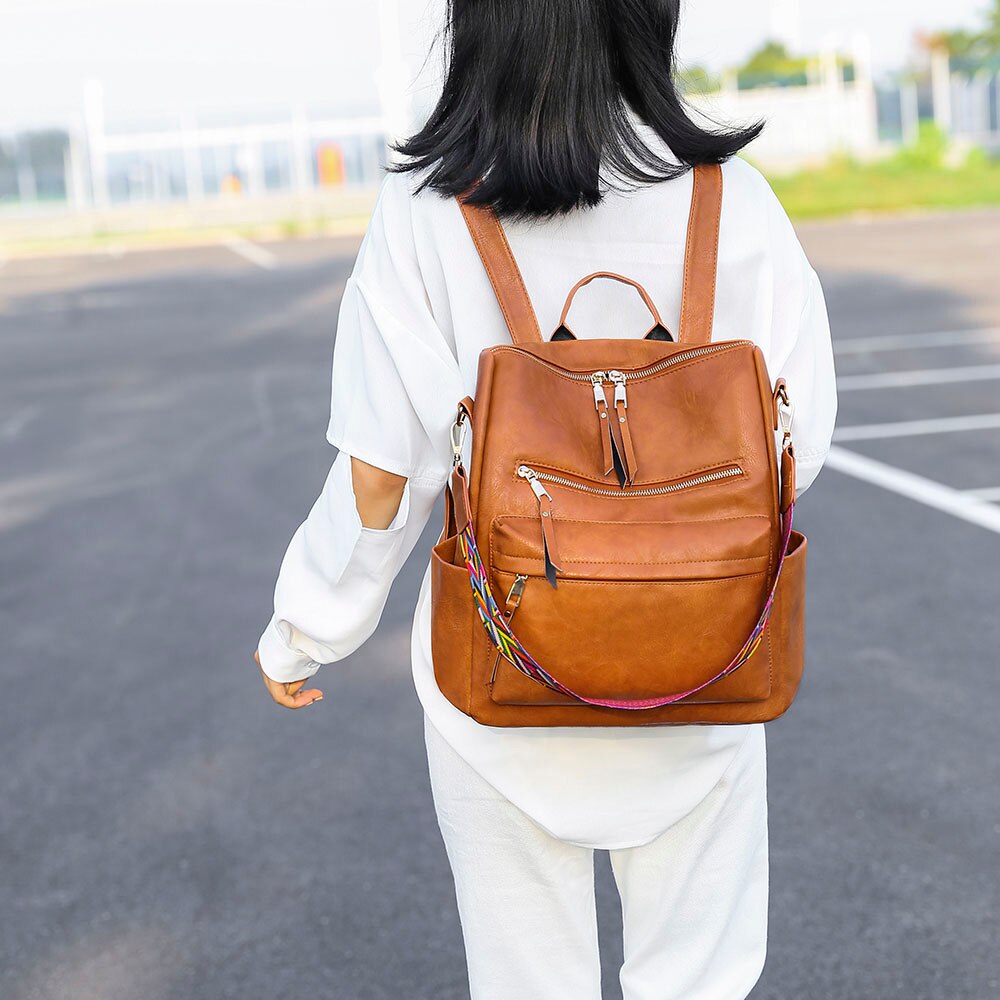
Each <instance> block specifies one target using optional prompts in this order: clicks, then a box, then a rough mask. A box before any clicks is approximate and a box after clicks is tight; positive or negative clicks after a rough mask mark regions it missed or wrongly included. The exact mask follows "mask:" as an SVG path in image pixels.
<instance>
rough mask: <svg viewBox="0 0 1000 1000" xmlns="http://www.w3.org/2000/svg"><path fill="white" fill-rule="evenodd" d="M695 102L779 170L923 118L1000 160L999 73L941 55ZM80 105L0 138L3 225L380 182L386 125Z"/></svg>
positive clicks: (875, 145) (902, 138)
mask: <svg viewBox="0 0 1000 1000" xmlns="http://www.w3.org/2000/svg"><path fill="white" fill-rule="evenodd" d="M690 100H691V102H692V103H693V104H694V105H695V107H697V108H700V109H701V110H702V111H704V112H705V113H706V114H708V115H709V116H710V117H711V118H713V119H714V120H718V121H722V122H726V121H729V122H746V121H753V120H756V119H764V120H765V121H766V122H767V128H766V129H765V130H764V132H763V134H762V135H761V137H760V138H759V139H757V140H756V141H755V142H754V144H753V145H752V146H751V147H750V149H749V150H748V152H749V155H750V156H751V158H752V159H754V160H755V161H757V162H759V163H760V164H761V165H762V166H763V167H765V168H766V169H771V170H775V171H782V170H788V169H793V168H796V167H801V166H808V165H812V164H819V163H822V162H824V161H825V160H827V159H828V158H829V157H830V156H831V155H835V154H848V155H852V156H856V157H858V158H859V159H874V158H877V157H878V156H880V155H883V154H884V153H886V152H887V151H890V150H891V149H893V148H895V147H898V146H900V145H906V144H909V143H911V142H912V141H914V139H915V138H916V136H917V132H918V127H919V123H920V121H922V120H933V121H934V122H935V123H937V124H938V125H939V126H940V127H941V129H942V130H943V131H944V132H945V133H947V134H949V135H951V136H952V137H954V138H956V139H960V140H962V141H963V142H965V143H967V144H975V145H978V146H981V147H983V148H984V149H986V150H988V151H990V152H994V153H996V152H1000V66H997V65H979V66H965V65H962V64H961V63H958V62H957V61H954V60H949V59H948V57H947V56H946V55H941V54H937V55H935V56H932V58H931V62H930V68H929V72H927V73H925V74H923V76H921V77H917V78H913V79H902V80H899V81H889V82H886V83H881V84H877V83H876V82H874V81H873V80H872V78H871V76H870V74H869V73H868V72H867V71H866V70H865V69H864V67H863V65H861V71H860V72H857V73H853V74H852V76H851V77H850V78H846V77H845V75H844V74H843V73H842V72H841V71H840V70H839V69H838V66H837V63H836V61H835V59H833V58H832V57H831V59H830V60H829V61H828V63H827V64H826V68H825V70H824V71H823V72H822V73H821V74H820V75H819V77H818V78H817V79H813V80H810V81H807V82H806V83H805V84H803V85H799V86H782V87H757V88H753V89H739V88H738V87H737V86H736V85H735V84H733V83H732V80H731V79H730V83H729V85H724V86H723V87H722V89H721V90H720V91H718V92H716V93H713V94H706V95H696V96H692V97H691V98H690ZM85 108H86V110H85V114H84V116H83V119H82V121H81V123H80V124H79V126H77V127H75V128H70V129H66V130H58V129H48V130H44V131H30V132H29V131H24V132H20V133H17V134H11V135H7V136H4V135H2V134H0V207H4V206H5V207H6V208H7V212H6V213H5V214H6V215H7V217H8V218H10V216H11V212H12V211H13V213H14V214H15V215H19V216H22V217H23V216H24V215H25V213H28V214H31V213H34V212H36V211H37V210H39V209H42V210H43V211H44V210H46V209H48V211H47V213H46V214H50V215H51V214H52V213H53V212H62V213H63V214H66V213H67V209H69V210H70V211H71V212H75V213H76V214H80V213H84V212H86V211H102V210H111V209H119V208H120V209H124V208H127V207H128V206H150V207H154V206H165V207H166V206H170V205H193V204H205V203H207V202H228V203H230V204H234V203H239V202H241V201H242V202H245V203H247V204H249V203H251V202H260V201H261V200H262V199H264V200H266V199H267V198H268V197H269V196H272V195H274V196H282V195H283V196H301V195H316V194H320V195H321V194H323V193H324V192H336V191H338V190H347V191H348V192H350V190H351V189H359V188H370V187H372V186H374V185H376V184H377V183H378V182H379V180H380V178H381V175H382V168H383V167H384V165H385V162H386V158H387V153H386V150H387V142H388V139H389V136H390V135H391V134H392V131H393V130H392V129H390V128H389V127H388V125H387V121H386V118H385V117H384V116H381V117H379V116H372V117H359V118H327V117H315V118H311V117H309V116H308V115H307V114H306V113H305V112H303V111H299V112H293V113H291V114H289V115H288V117H287V118H285V119H284V120H272V121H264V122H255V123H249V124H222V125H213V126H205V125H203V124H199V123H198V122H196V121H186V120H178V121H176V122H174V123H173V124H171V125H170V126H167V127H161V128H155V129H143V130H132V131H122V130H118V131H109V130H106V129H105V126H104V116H103V104H102V101H101V99H100V95H99V93H98V94H96V95H95V94H93V93H91V94H88V95H87V100H86V102H85ZM404 127H405V126H404ZM397 130H398V129H397ZM234 196H242V197H241V198H236V197H234ZM272 200H274V199H272Z"/></svg>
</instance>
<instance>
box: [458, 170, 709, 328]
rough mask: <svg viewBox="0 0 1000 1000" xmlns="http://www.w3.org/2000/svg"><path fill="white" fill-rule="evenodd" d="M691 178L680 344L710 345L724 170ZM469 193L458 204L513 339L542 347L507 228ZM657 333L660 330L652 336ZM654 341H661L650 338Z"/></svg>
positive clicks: (698, 173)
mask: <svg viewBox="0 0 1000 1000" xmlns="http://www.w3.org/2000/svg"><path fill="white" fill-rule="evenodd" d="M691 173H692V186H691V209H690V213H689V215H688V228H687V242H686V244H685V249H684V285H683V292H682V295H681V322H680V328H679V330H678V338H677V339H678V341H679V342H680V343H682V344H692V345H697V344H707V343H709V342H710V341H711V339H712V322H713V319H714V316H715V280H716V268H717V264H718V257H719V226H720V222H721V218H722V167H721V166H720V165H719V164H717V163H701V164H699V165H698V166H696V167H694V168H693V169H692V171H691ZM470 193H471V191H470V192H467V193H466V195H463V196H461V197H459V198H458V199H457V200H458V204H459V207H460V209H461V211H462V216H463V218H464V219H465V224H466V225H467V226H468V229H469V233H470V234H471V236H472V241H473V243H474V244H475V247H476V251H477V252H478V254H479V256H480V259H481V260H482V262H483V266H484V267H485V268H486V274H487V276H488V277H489V279H490V284H491V285H492V286H493V291H494V293H495V295H496V297H497V301H498V302H499V303H500V310H501V312H502V313H503V318H504V321H505V322H506V324H507V329H508V330H509V331H510V337H511V340H512V341H513V342H514V343H515V344H522V345H523V344H539V343H541V342H542V334H541V329H540V328H539V325H538V318H537V317H536V315H535V310H534V308H533V307H532V305H531V299H530V298H529V297H528V292H527V289H526V288H525V286H524V279H523V278H522V276H521V272H520V270H519V269H518V266H517V261H515V260H514V254H513V253H512V252H511V249H510V244H509V243H508V242H507V236H506V234H505V233H504V231H503V226H502V225H501V224H500V220H499V219H498V218H497V217H496V214H495V213H494V212H493V209H492V208H490V207H489V206H488V205H472V204H470V203H469V202H468V201H467V200H466V198H467V197H468V194H470ZM664 329H666V328H665V327H664ZM655 330H656V327H654V328H653V330H651V331H650V334H652V333H653V332H654V331H655ZM647 336H648V335H647ZM649 339H650V340H657V339H661V337H658V336H650V338H649Z"/></svg>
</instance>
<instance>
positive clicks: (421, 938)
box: [0, 214, 1000, 1000]
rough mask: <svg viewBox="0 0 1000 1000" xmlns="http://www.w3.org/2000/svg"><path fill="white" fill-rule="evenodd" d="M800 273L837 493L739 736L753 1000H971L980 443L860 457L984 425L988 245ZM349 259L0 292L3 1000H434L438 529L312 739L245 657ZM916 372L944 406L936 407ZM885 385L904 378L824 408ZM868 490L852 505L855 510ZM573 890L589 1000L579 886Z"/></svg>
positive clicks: (977, 907) (23, 282) (438, 910)
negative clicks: (765, 857)
mask: <svg viewBox="0 0 1000 1000" xmlns="http://www.w3.org/2000/svg"><path fill="white" fill-rule="evenodd" d="M802 235H803V238H804V241H805V243H806V245H807V249H808V250H809V252H810V255H811V257H812V259H813V262H814V263H815V265H816V266H817V268H818V269H819V271H820V273H821V275H822V277H823V280H824V285H825V289H826V293H827V297H828V302H829V306H830V309H831V313H832V316H833V321H834V328H835V335H836V341H837V345H838V369H839V374H840V375H841V376H842V378H843V379H844V391H843V393H842V396H841V415H840V427H841V428H842V433H846V435H847V436H846V437H845V438H844V439H842V440H841V442H839V445H838V447H839V448H841V449H842V451H841V453H840V455H841V461H840V463H839V464H840V466H841V467H843V468H846V467H851V468H853V469H854V473H853V474H846V473H845V472H842V471H837V470H836V469H834V468H830V469H828V470H826V471H824V473H823V475H822V476H821V478H820V480H819V481H818V483H817V484H816V486H815V487H814V488H813V489H812V490H811V491H810V492H809V494H808V495H807V496H806V498H805V499H804V500H803V502H802V504H801V505H800V508H799V511H798V512H797V514H798V519H799V523H800V524H801V525H802V526H803V527H804V529H805V531H806V532H807V533H808V534H809V536H810V560H811V563H810V581H809V588H810V589H809V601H810V607H811V609H812V611H811V615H810V620H809V626H808V627H809V657H808V660H809V662H808V666H807V670H808V676H807V679H806V681H805V683H804V686H803V690H802V692H801V694H800V697H799V700H798V701H797V703H796V705H795V707H794V709H793V710H792V712H791V713H790V714H789V715H788V716H786V717H785V718H784V719H782V720H780V721H778V722H776V723H775V724H773V725H772V726H771V727H770V728H769V766H770V782H771V784H770V788H771V791H770V799H769V803H770V822H771V844H772V862H771V865H772V890H771V891H772V897H771V898H772V905H771V916H770V942H771V944H770V957H769V961H768V965H767V968H766V971H765V973H764V976H763V978H762V980H761V982H760V984H759V986H758V988H757V990H756V991H755V992H754V994H753V996H754V1000H802V998H806V1000H987V998H989V997H994V996H1000V941H998V914H1000V899H998V895H1000V893H998V872H1000V794H998V787H1000V767H998V747H997V742H998V739H997V728H996V720H997V719H998V718H1000V684H998V683H997V667H998V659H1000V656H998V651H1000V615H998V613H997V598H998V594H1000V586H998V583H1000V581H998V570H997V566H998V556H1000V537H998V529H997V527H996V526H994V527H991V526H990V524H989V523H986V522H988V521H989V518H990V516H991V515H989V514H985V515H983V514H982V511H992V512H994V514H993V515H992V516H994V517H996V516H997V515H998V514H1000V504H989V503H985V502H983V501H982V500H980V501H979V503H978V504H977V503H975V502H970V500H969V498H970V496H971V494H969V493H967V492H965V491H968V490H973V489H977V490H993V491H997V490H998V488H1000V431H998V429H997V425H996V423H994V425H993V426H992V428H990V427H985V428H982V429H979V430H974V429H963V428H964V424H961V425H955V426H953V427H952V429H950V430H943V429H942V426H941V425H939V424H934V425H926V426H925V427H924V430H923V432H922V433H920V434H914V433H912V431H913V430H914V428H913V426H912V425H911V426H910V428H909V430H906V428H903V429H902V430H901V429H900V428H896V429H895V430H893V431H892V432H891V433H893V434H894V435H895V436H893V437H885V436H884V434H885V433H886V432H885V430H884V429H880V428H879V427H877V426H875V425H882V424H886V423H890V424H894V423H898V422H900V421H925V420H930V421H937V420H939V419H940V418H945V417H964V416H968V415H976V416H983V415H987V416H988V415H991V414H993V415H995V414H997V413H998V412H1000V393H998V386H1000V378H998V377H997V374H996V366H997V364H998V362H1000V329H998V328H1000V281H998V280H997V277H998V272H997V260H1000V215H997V214H979V215H964V216H954V217H933V218H923V219H910V220H898V221H891V222H877V223H870V224H856V223H838V224H828V225H816V226H812V227H807V228H804V229H803V230H802ZM355 247H356V244H355V243H354V242H352V241H348V240H344V241H333V240H324V241H301V242H287V243H281V244H269V245H267V246H266V247H264V248H263V253H261V252H260V249H259V248H258V249H255V248H253V247H251V248H247V247H246V246H244V245H242V244H238V245H236V246H235V247H221V246H220V247H208V248H200V249H186V250H170V251H156V252H142V253H135V252H134V253H129V254H125V255H116V254H102V255H93V256H79V257H72V258H62V259H59V258H47V259H36V260H23V261H16V260H11V261H8V262H6V265H5V266H3V267H2V269H0V635H2V636H3V652H2V654H0V677H2V683H3V697H2V699H0V753H2V755H3V760H4V764H5V766H4V767H3V769H2V770H0V996H2V997H3V998H4V1000H29V998H30V1000H35V998H39V1000H41V998H44V1000H49V998H59V1000H63V998H72V1000H119V998H129V1000H131V998H142V1000H165V998H177V1000H216V998H224V997H239V998H241V1000H283V998H289V1000H299V998H306V997H309V998H330V1000H399V998H407V1000H411V998H412V1000H431V998H433V1000H461V998H463V997H467V996H468V990H467V987H466V984H465V967H464V959H463V953H462V945H461V936H460V927H459V923H458V917H457V914H456V910H455V905H454V897H453V893H452V887H451V883H450V878H449V872H448V867H447V862H446V858H445V854H444V850H443V847H442V845H441V843H440V840H439V835H438V831H437V826H436V821H435V818H434V813H433V809H432V805H431V800H430V790H429V786H428V780H427V773H426V763H425V760H424V757H423V749H422V736H421V712H420V708H419V705H418V702H417V700H416V697H415V695H414V693H413V689H412V685H411V681H410V675H409V666H408V641H409V625H410V614H411V611H412V607H413V604H414V601H415V595H416V587H417V583H418V581H419V578H420V574H421V569H422V567H423V564H424V560H425V559H426V555H427V548H428V547H429V545H430V543H431V541H432V537H433V536H434V535H436V533H437V531H438V523H437V521H438V519H437V517H436V516H435V517H434V518H432V520H431V523H430V525H429V528H428V533H427V535H426V536H425V539H424V544H423V545H422V546H421V547H420V548H419V549H418V551H417V552H416V553H415V554H414V556H413V557H412V558H411V560H410V562H409V564H408V565H407V567H406V568H405V570H404V572H403V573H402V575H401V577H400V579H399V580H398V582H397V584H396V586H395V588H394V590H393V592H392V595H391V596H390V599H389V604H388V606H387V608H386V611H385V615H384V618H383V622H382V626H381V628H380V630H379V632H378V633H377V635H376V636H375V637H374V638H373V639H372V640H371V641H370V642H369V643H368V644H367V645H366V646H365V647H364V648H363V650H362V651H360V652H359V653H358V654H356V655H354V656H353V657H351V658H350V659H349V660H346V661H343V662H341V663H339V664H337V665H336V666H334V667H328V668H326V669H325V671H324V672H323V680H324V682H325V685H324V686H325V690H326V692H327V697H326V699H325V701H324V703H323V705H322V706H318V707H316V708H313V709H310V710H308V711H306V712H302V713H289V712H283V711H279V710H278V709H276V708H274V707H273V706H272V705H271V704H270V703H269V701H268V700H267V699H266V697H265V693H264V690H263V687H262V685H261V684H260V682H259V680H258V678H257V677H256V675H255V669H256V668H255V667H254V665H253V663H252V661H251V659H250V657H251V654H252V652H253V648H254V644H255V641H256V638H257V636H258V634H259V632H260V629H261V628H262V627H263V625H264V622H265V620H266V614H267V609H268V607H269V601H270V597H271V588H272V586H273V580H274V574H275V573H276V570H277V567H278V563H279V560H280V557H281V554H282V552H283V551H284V547H285V545H286V543H287V541H288V539H289V537H290V536H291V534H292V532H293V530H294V528H295V527H296V525H297V524H298V523H299V521H300V520H301V519H302V517H304V515H305V513H306V512H307V510H308V508H309V506H310V505H311V503H312V501H313V499H314V498H315V496H316V494H317V493H318V491H319V489H320V487H321V485H322V482H323V479H324V477H325V474H326V470H327V468H328V466H329V463H330V461H331V460H332V457H333V452H332V450H331V449H330V448H329V446H328V445H327V444H326V442H325V440H324V431H325V424H326V412H327V405H328V391H329V362H330V356H331V349H332V342H333V331H334V321H335V315H336V306H337V301H338V298H339V295H340V291H341V289H342V287H343V282H344V279H345V277H346V275H347V273H348V271H349V268H350V265H351V262H352V259H353V253H354V251H355ZM247 255H249V258H248V256H247ZM250 258H255V259H250ZM949 331H963V335H962V336H961V337H957V338H956V337H944V338H942V337H931V338H930V339H929V340H927V339H925V340H918V339H916V338H917V335H921V336H922V335H926V334H939V333H942V332H949ZM965 331H972V332H971V333H966V332H965ZM977 331H985V332H977ZM887 337H888V338H895V339H889V340H886V339H885V338H887ZM872 338H878V339H875V340H873V339H872ZM956 340H957V341H959V342H958V343H954V341H956ZM991 365H992V366H994V368H993V372H994V374H993V375H992V377H984V376H985V375H987V374H988V371H989V366H991ZM952 367H962V368H965V369H969V370H970V372H969V374H968V375H967V376H966V377H965V379H964V380H963V381H960V382H955V381H951V382H947V381H941V379H942V376H941V375H940V373H939V370H940V369H943V368H952ZM914 371H916V372H931V373H932V374H931V375H930V376H928V375H926V374H925V375H922V376H920V377H919V378H918V379H917V381H918V383H921V384H908V385H895V386H893V385H885V384H883V383H884V382H885V380H884V379H883V380H881V383H880V382H879V381H878V380H876V383H875V384H872V381H871V380H870V379H869V380H868V382H865V381H864V380H861V381H859V380H858V378H857V376H862V375H869V374H877V373H888V372H914ZM934 373H938V374H934ZM943 377H944V378H948V377H949V376H947V375H946V376H943ZM913 379H914V377H913V376H904V377H903V379H902V381H903V382H907V381H909V382H913ZM852 380H853V381H852ZM897 381H899V379H898V378H897ZM858 427H861V428H867V430H865V431H864V432H861V436H860V437H859V436H858V434H859V432H857V431H854V432H853V435H854V437H853V439H852V438H851V434H852V432H851V431H850V430H847V431H844V430H843V429H847V428H858ZM956 428H957V429H956ZM844 450H846V457H845V454H844ZM856 456H861V464H860V465H858V462H857V459H856ZM864 459H874V460H877V462H878V463H880V464H878V465H877V466H876V465H872V464H871V463H867V464H866V463H864V461H863V460H864ZM852 461H853V462H854V465H853V466H852ZM886 466H889V467H890V471H889V472H888V473H885V472H884V470H885V468H886ZM859 469H860V473H859ZM872 469H876V470H881V471H879V473H878V476H876V478H878V477H879V476H882V479H883V482H882V484H881V485H878V484H876V483H874V482H870V481H867V480H866V479H865V478H860V479H859V478H857V476H858V474H861V475H862V476H867V478H868V479H870V478H871V474H872ZM893 470H897V471H893ZM898 470H902V471H901V472H900V471H898ZM883 473H884V475H883ZM906 473H915V474H916V475H917V476H919V477H920V478H919V480H914V478H913V477H912V476H909V477H908V476H907V475H906ZM914 483H916V485H914ZM928 484H929V485H928ZM935 484H936V485H937V487H938V488H937V491H935ZM907 493H909V495H904V494H907ZM914 495H916V497H917V498H916V499H914V498H913V496H914ZM986 495H987V496H989V495H997V496H1000V493H996V494H986ZM932 501H933V505H929V504H930V503H931V502H932ZM970 510H972V511H979V512H980V513H979V514H975V513H974V515H970V514H969V512H970ZM969 516H973V520H975V518H976V517H978V518H979V520H980V521H981V522H984V523H973V521H971V520H969V519H968V518H969ZM598 886H599V897H600V905H601V931H602V935H603V942H604V943H603V949H604V963H605V982H606V996H607V997H608V998H616V997H620V992H619V991H618V987H617V983H616V975H617V966H618V962H619V960H620V950H619V948H618V946H617V944H616V937H617V934H618V933H619V931H620V925H619V917H618V913H617V900H616V897H615V891H614V888H613V883H612V882H611V879H610V875H609V872H608V869H607V863H606V859H604V858H603V857H602V858H601V859H600V863H599V866H598Z"/></svg>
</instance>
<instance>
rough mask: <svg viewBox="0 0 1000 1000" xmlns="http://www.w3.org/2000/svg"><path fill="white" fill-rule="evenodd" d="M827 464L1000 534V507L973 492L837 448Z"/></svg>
mask: <svg viewBox="0 0 1000 1000" xmlns="http://www.w3.org/2000/svg"><path fill="white" fill-rule="evenodd" d="M826 464H827V465H828V466H829V467H830V468H831V469H836V470H837V472H842V473H843V474H844V475H847V476H852V477H853V478H855V479H860V480H862V481H863V482H866V483H871V484H873V485H874V486H881V487H882V489H884V490H889V491H890V492H891V493H897V494H899V495H900V496H904V497H908V498H909V499H910V500H916V501H917V503H922V504H924V505H925V506H927V507H933V508H934V509H936V510H941V511H944V512H945V513H946V514H951V515H952V517H957V518H960V519H961V520H963V521H968V522H970V523H971V524H978V525H979V527H981V528H986V529H987V530H988V531H995V532H996V533H997V534H1000V507H994V506H993V505H992V504H991V503H990V502H989V501H988V500H986V499H984V498H983V497H980V496H976V495H974V494H973V493H972V492H970V491H963V490H956V489H953V488H952V487H951V486H945V485H944V484H943V483H936V482H934V481H933V480H932V479H926V478H925V477H924V476H918V475H917V474H916V473H914V472H907V471H906V470H905V469H897V468H896V467H895V466H893V465H887V464H886V463H885V462H879V461H877V460H876V459H874V458H868V457H867V456H865V455H859V454H857V452H853V451H847V450H846V449H844V448H841V447H839V446H838V445H834V446H833V447H832V448H831V449H830V454H829V456H828V457H827V460H826Z"/></svg>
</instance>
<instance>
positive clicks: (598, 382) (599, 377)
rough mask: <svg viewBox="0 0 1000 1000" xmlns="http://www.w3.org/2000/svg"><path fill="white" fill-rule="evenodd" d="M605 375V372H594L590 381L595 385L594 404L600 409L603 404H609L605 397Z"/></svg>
mask: <svg viewBox="0 0 1000 1000" xmlns="http://www.w3.org/2000/svg"><path fill="white" fill-rule="evenodd" d="M605 377H606V376H605V374H604V372H594V373H593V374H592V375H591V376H590V381H591V382H592V383H593V386H594V406H596V407H597V409H598V410H600V408H601V407H602V406H604V407H606V406H607V405H608V401H607V400H606V399H605V398H604V385H603V383H604V379H605Z"/></svg>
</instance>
